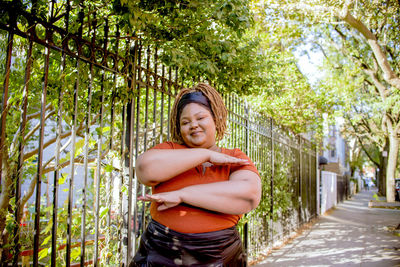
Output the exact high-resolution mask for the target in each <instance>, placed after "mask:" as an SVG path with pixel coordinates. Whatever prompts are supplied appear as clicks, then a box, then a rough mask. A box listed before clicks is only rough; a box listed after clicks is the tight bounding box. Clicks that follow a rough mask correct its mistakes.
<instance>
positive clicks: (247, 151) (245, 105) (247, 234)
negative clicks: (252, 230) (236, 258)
mask: <svg viewBox="0 0 400 267" xmlns="http://www.w3.org/2000/svg"><path fill="white" fill-rule="evenodd" d="M244 112H245V119H246V142H245V144H246V155H248V154H249V151H250V150H249V143H250V142H249V138H250V136H249V126H250V122H249V113H250V112H249V105H248V103H247V101H245V103H244ZM243 231H244V250H245V253H246V265H247V260H248V253H249V244H248V240H249V226H248V223H247V222H246V223H245V224H244V229H243Z"/></svg>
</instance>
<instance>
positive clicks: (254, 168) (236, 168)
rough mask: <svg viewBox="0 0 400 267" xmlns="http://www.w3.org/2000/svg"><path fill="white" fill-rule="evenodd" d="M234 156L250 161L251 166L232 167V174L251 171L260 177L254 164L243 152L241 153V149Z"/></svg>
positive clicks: (235, 151)
mask: <svg viewBox="0 0 400 267" xmlns="http://www.w3.org/2000/svg"><path fill="white" fill-rule="evenodd" d="M233 156H234V157H236V158H240V159H246V160H248V162H249V163H250V164H249V165H232V166H231V173H232V172H235V171H239V170H249V171H252V172H255V173H256V174H257V175H258V176H260V174H259V173H258V170H257V168H256V166H255V165H254V163H253V162H252V161H251V159H250V158H249V157H248V156H247V155H246V154H245V153H244V152H243V151H241V150H240V149H235V150H234V153H233Z"/></svg>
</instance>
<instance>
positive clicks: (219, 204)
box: [136, 148, 261, 214]
mask: <svg viewBox="0 0 400 267" xmlns="http://www.w3.org/2000/svg"><path fill="white" fill-rule="evenodd" d="M203 162H211V163H213V164H215V165H224V164H231V163H234V164H242V165H246V164H249V163H248V162H247V160H244V159H239V158H236V157H231V156H229V155H226V154H223V153H219V152H215V151H212V150H209V149H202V148H190V149H176V150H175V149H153V150H149V151H147V152H145V153H143V154H142V155H141V156H140V157H139V158H138V160H137V162H136V173H137V176H138V178H139V181H140V182H141V183H143V184H145V185H149V186H154V185H157V184H158V183H160V182H163V181H167V180H169V179H171V178H173V177H175V176H176V175H178V174H180V173H182V172H184V171H187V170H189V169H191V168H194V167H195V166H198V165H200V164H202V163H203ZM260 198H261V181H260V178H259V177H258V175H257V174H256V173H254V172H252V171H248V170H238V171H235V172H233V173H232V174H231V175H230V177H229V180H228V181H223V182H216V183H210V184H201V185H192V186H188V187H185V188H182V189H179V190H176V191H171V192H164V193H159V194H153V195H146V196H145V197H142V198H141V200H144V201H155V202H158V203H160V205H159V207H158V209H159V210H165V209H168V208H171V207H174V206H176V205H179V204H180V203H186V204H189V205H192V206H196V207H199V208H204V209H208V210H212V211H217V212H222V213H227V214H243V213H246V212H249V211H251V210H252V209H254V208H255V207H257V205H258V203H259V202H260Z"/></svg>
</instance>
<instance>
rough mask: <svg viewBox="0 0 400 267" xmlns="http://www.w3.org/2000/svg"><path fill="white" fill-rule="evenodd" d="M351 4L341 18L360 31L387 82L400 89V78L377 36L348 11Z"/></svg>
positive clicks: (344, 9) (343, 11) (347, 2)
mask: <svg viewBox="0 0 400 267" xmlns="http://www.w3.org/2000/svg"><path fill="white" fill-rule="evenodd" d="M350 3H351V1H349V0H347V1H346V5H345V6H344V7H343V9H342V10H341V11H340V12H338V16H339V18H340V19H342V20H343V21H345V22H347V23H348V24H349V25H350V26H351V27H353V28H354V29H356V30H357V31H359V32H360V33H361V34H362V35H363V36H364V37H365V38H366V39H367V42H368V44H369V45H370V47H371V49H372V52H373V53H374V55H375V58H376V60H377V61H378V64H379V66H380V68H381V70H382V72H383V74H384V79H385V81H387V82H388V83H389V84H390V85H392V86H393V87H395V88H397V89H400V78H399V77H398V76H397V75H396V73H395V72H394V71H393V70H392V68H391V66H390V64H389V61H388V59H387V56H386V54H385V53H384V51H383V50H382V48H381V46H380V45H379V43H378V40H377V39H376V36H375V35H374V34H373V33H372V32H371V31H370V30H369V29H368V28H367V27H366V26H365V25H364V24H363V23H362V22H361V21H359V20H357V19H356V18H355V17H353V16H352V15H351V14H350V12H349V9H348V7H349V5H350Z"/></svg>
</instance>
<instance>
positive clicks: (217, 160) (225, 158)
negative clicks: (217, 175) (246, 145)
mask: <svg viewBox="0 0 400 267" xmlns="http://www.w3.org/2000/svg"><path fill="white" fill-rule="evenodd" d="M209 162H210V163H212V164H214V165H224V164H238V165H249V164H250V163H249V161H248V160H246V159H240V158H236V157H232V156H229V155H226V154H224V153H220V152H216V151H211V154H210V159H209Z"/></svg>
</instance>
